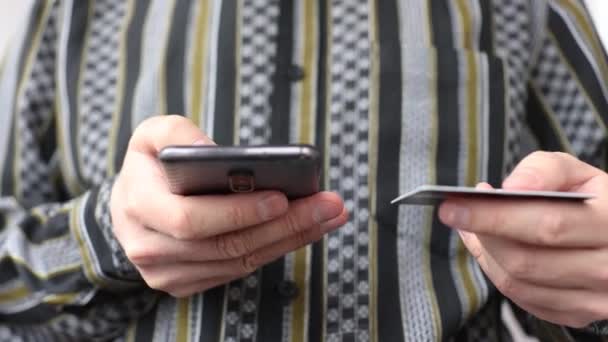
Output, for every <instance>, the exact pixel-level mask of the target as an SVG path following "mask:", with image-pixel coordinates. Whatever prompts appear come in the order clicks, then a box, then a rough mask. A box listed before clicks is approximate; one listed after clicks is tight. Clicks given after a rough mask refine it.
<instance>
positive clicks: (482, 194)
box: [391, 185, 595, 205]
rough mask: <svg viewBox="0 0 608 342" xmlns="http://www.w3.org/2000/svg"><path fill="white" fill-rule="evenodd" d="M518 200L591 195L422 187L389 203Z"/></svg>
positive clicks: (574, 198)
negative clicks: (451, 200) (455, 198)
mask: <svg viewBox="0 0 608 342" xmlns="http://www.w3.org/2000/svg"><path fill="white" fill-rule="evenodd" d="M453 197H458V198H467V197H470V198H515V199H517V198H519V199H523V200H533V199H536V200H538V199H544V200H557V201H574V202H577V201H578V202H582V201H585V200H589V199H593V198H595V196H594V195H593V194H585V193H579V192H562V191H520V190H503V189H475V188H472V187H465V186H447V185H422V186H419V187H417V188H416V189H414V190H412V191H410V192H408V193H406V194H403V195H401V196H399V197H397V198H395V199H394V200H392V201H391V204H413V205H436V204H439V203H441V202H442V201H444V200H446V199H448V198H453Z"/></svg>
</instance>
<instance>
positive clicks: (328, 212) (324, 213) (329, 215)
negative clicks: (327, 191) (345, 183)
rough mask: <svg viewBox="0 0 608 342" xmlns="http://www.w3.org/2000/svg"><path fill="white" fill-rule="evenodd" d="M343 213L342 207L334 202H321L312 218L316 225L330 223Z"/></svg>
mask: <svg viewBox="0 0 608 342" xmlns="http://www.w3.org/2000/svg"><path fill="white" fill-rule="evenodd" d="M340 213H342V206H341V205H338V204H335V203H333V202H321V203H319V204H317V206H316V207H315V209H314V211H313V213H312V215H313V216H312V218H313V220H314V221H315V223H323V222H325V221H329V220H331V219H333V218H334V217H336V216H338V215H340Z"/></svg>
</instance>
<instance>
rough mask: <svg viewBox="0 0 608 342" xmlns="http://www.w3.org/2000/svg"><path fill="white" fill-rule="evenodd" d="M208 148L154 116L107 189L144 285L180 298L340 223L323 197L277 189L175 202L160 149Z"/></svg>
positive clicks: (334, 198)
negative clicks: (299, 195)
mask: <svg viewBox="0 0 608 342" xmlns="http://www.w3.org/2000/svg"><path fill="white" fill-rule="evenodd" d="M193 144H213V142H212V141H211V140H210V139H209V138H207V137H206V136H204V135H203V134H202V133H201V131H200V130H199V129H198V127H196V126H195V125H194V124H193V123H192V122H190V121H189V120H188V119H186V118H184V117H181V116H158V117H153V118H151V119H148V120H146V121H144V122H143V123H142V124H141V125H140V126H138V128H137V129H136V130H135V132H134V134H133V136H132V138H131V141H130V142H129V148H128V150H127V154H126V156H125V161H124V164H123V167H122V170H121V172H120V175H119V176H118V178H117V180H116V182H115V184H114V186H113V189H112V198H111V213H112V221H113V226H114V233H115V235H116V237H117V239H118V241H119V242H120V244H121V246H122V247H123V249H124V251H125V253H126V255H127V257H128V258H129V259H130V261H131V262H132V263H133V264H134V265H135V266H136V267H137V269H138V270H139V272H140V274H141V275H142V277H143V279H144V280H145V281H146V283H147V284H148V286H150V287H151V288H154V289H158V290H162V291H165V292H167V293H169V294H171V295H173V296H176V297H184V296H188V295H191V294H194V293H197V292H201V291H204V290H206V289H209V288H212V287H215V286H217V285H220V284H223V283H227V282H229V281H231V280H234V279H237V278H241V277H243V276H245V275H247V274H250V273H252V272H254V271H255V270H256V269H257V268H259V267H260V266H262V265H264V264H266V263H268V262H271V261H273V260H275V259H277V258H279V257H281V256H282V255H284V254H287V253H289V252H291V251H293V250H296V249H298V248H300V247H302V246H305V245H307V244H309V243H312V242H314V241H317V240H319V239H320V238H321V237H322V236H323V235H324V234H326V233H327V232H330V231H331V230H333V229H336V228H337V227H339V226H341V225H343V224H344V223H345V222H346V220H347V216H348V214H347V212H346V210H345V208H344V204H343V202H342V199H341V198H340V197H339V196H338V195H336V194H334V193H330V192H320V193H316V194H313V195H311V196H308V197H304V198H300V199H297V200H293V201H288V199H287V198H286V196H285V195H284V194H282V193H281V192H278V191H271V190H268V191H254V192H249V193H239V194H211V195H193V196H182V195H177V194H174V193H172V192H171V191H170V188H169V184H168V183H167V180H166V177H165V175H164V173H163V170H162V168H161V165H160V162H159V161H158V159H157V155H158V153H159V152H160V151H161V150H162V149H163V148H164V147H165V146H168V145H193Z"/></svg>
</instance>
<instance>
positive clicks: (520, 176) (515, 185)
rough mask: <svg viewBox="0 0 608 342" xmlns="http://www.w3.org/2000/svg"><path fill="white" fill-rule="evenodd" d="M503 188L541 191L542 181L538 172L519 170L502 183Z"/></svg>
mask: <svg viewBox="0 0 608 342" xmlns="http://www.w3.org/2000/svg"><path fill="white" fill-rule="evenodd" d="M502 187H503V188H509V189H540V188H541V180H540V178H539V177H538V175H537V173H536V172H533V171H530V170H519V171H515V172H513V173H512V174H511V175H510V176H509V177H507V179H505V181H504V182H503V183H502Z"/></svg>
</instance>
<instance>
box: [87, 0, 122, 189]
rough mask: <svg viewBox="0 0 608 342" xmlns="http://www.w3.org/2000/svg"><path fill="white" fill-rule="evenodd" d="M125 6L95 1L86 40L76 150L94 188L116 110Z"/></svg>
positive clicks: (103, 170) (103, 164)
mask: <svg viewBox="0 0 608 342" xmlns="http://www.w3.org/2000/svg"><path fill="white" fill-rule="evenodd" d="M126 5H127V4H126V3H125V2H122V1H119V2H116V1H113V0H101V1H95V2H94V3H93V18H94V20H92V21H91V23H90V27H89V31H88V36H87V43H88V45H87V47H86V51H87V53H86V57H85V58H84V60H83V63H84V67H83V73H82V85H81V87H82V92H81V94H80V101H81V102H80V108H81V109H80V113H81V116H80V120H81V123H80V126H81V129H80V132H79V133H80V134H79V135H80V137H79V139H80V144H79V146H80V158H81V161H82V173H83V175H84V177H85V178H86V179H90V180H91V182H92V183H94V184H99V183H101V182H102V181H103V180H104V178H105V177H106V169H107V166H106V165H107V161H106V158H107V150H108V142H109V134H110V128H111V126H112V114H113V113H114V112H115V106H116V91H117V87H116V83H117V76H118V69H117V67H118V59H119V56H120V49H119V37H120V35H119V34H120V31H121V29H122V27H121V25H122V24H123V23H124V21H123V17H124V15H125V12H126Z"/></svg>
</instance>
